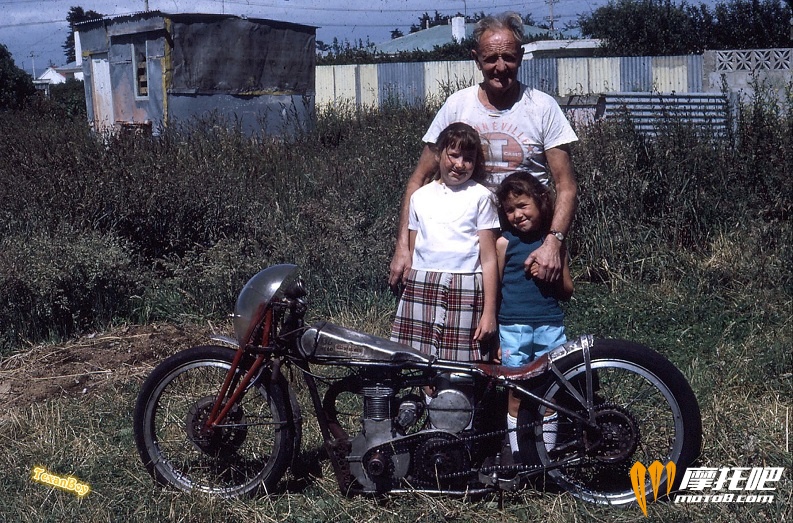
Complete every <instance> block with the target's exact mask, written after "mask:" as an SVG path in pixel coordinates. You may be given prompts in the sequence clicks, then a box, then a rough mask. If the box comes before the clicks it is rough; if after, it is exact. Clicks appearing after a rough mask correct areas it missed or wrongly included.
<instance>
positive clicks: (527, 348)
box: [498, 325, 567, 367]
mask: <svg viewBox="0 0 793 523" xmlns="http://www.w3.org/2000/svg"><path fill="white" fill-rule="evenodd" d="M498 336H499V338H500V340H501V364H502V365H504V366H505V367H520V366H522V365H527V364H529V363H531V362H532V361H534V360H535V359H536V358H538V357H539V356H541V355H543V354H545V353H546V352H549V351H551V350H552V349H555V348H556V347H558V346H559V345H561V344H563V343H565V342H566V341H567V337H566V336H565V335H564V326H563V325H499V326H498Z"/></svg>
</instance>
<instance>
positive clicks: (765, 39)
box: [709, 0, 793, 49]
mask: <svg viewBox="0 0 793 523" xmlns="http://www.w3.org/2000/svg"><path fill="white" fill-rule="evenodd" d="M713 18H714V23H713V27H712V29H711V34H710V45H709V48H710V49H763V48H773V47H790V46H791V45H793V42H792V41H791V35H790V31H791V26H790V24H791V8H790V2H789V0H788V5H786V6H785V5H783V4H782V2H781V1H780V0H762V1H761V0H731V1H730V2H728V3H724V4H716V7H715V8H714V10H713Z"/></svg>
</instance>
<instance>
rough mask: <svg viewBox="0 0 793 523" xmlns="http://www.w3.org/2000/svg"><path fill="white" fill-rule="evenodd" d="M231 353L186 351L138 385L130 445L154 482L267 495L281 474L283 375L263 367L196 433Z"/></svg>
mask: <svg viewBox="0 0 793 523" xmlns="http://www.w3.org/2000/svg"><path fill="white" fill-rule="evenodd" d="M234 354H235V351H234V350H233V349H229V348H226V347H218V346H203V347H194V348H191V349H187V350H185V351H182V352H179V353H177V354H175V355H173V356H171V357H170V358H168V359H166V360H165V361H163V362H162V363H161V364H160V365H158V366H157V367H156V368H155V369H154V371H152V373H151V375H150V376H149V377H148V379H147V380H146V381H145V382H144V384H143V386H142V387H141V391H140V393H139V395H138V400H137V403H136V405H135V414H134V431H135V444H136V446H137V449H138V453H139V454H140V457H141V460H142V461H143V464H144V465H145V466H146V469H147V470H148V471H149V473H150V474H151V475H152V476H153V477H154V479H155V480H156V481H157V482H158V483H160V484H162V485H172V486H174V487H177V488H179V489H181V490H183V491H185V492H203V493H206V494H211V495H217V496H220V497H224V498H230V497H236V496H241V495H246V494H254V493H256V492H258V491H260V490H264V491H265V492H271V491H273V490H274V489H275V488H276V485H277V484H278V481H279V480H280V479H281V477H282V476H283V474H284V473H285V472H286V469H287V467H288V466H289V464H290V462H291V460H292V453H293V448H294V439H295V427H294V424H293V422H292V419H293V418H292V417H290V405H289V399H288V398H289V397H288V395H287V391H286V384H285V383H282V381H283V378H281V379H280V380H279V379H276V380H272V379H271V378H270V376H269V373H268V372H267V371H265V373H264V374H265V375H266V376H263V377H262V378H261V379H259V380H257V381H255V382H253V383H252V384H249V385H248V388H247V390H246V391H245V394H244V395H243V396H242V398H241V399H240V400H239V401H238V402H237V404H236V405H235V406H234V407H233V408H232V409H231V410H230V411H229V413H228V414H227V415H226V417H225V418H224V419H223V420H221V422H220V423H219V424H218V426H217V427H216V428H214V429H212V430H211V431H209V432H207V431H206V430H204V422H205V421H206V419H207V416H208V415H209V413H210V411H211V410H212V407H213V405H214V402H215V398H216V397H217V394H218V392H219V391H220V388H221V386H222V384H223V381H224V379H225V377H226V374H227V372H228V370H229V368H230V367H231V362H232V359H233V358H234ZM242 372H244V369H241V370H240V371H239V373H242ZM279 376H280V375H279Z"/></svg>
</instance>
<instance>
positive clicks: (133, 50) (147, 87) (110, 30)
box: [77, 11, 316, 135]
mask: <svg viewBox="0 0 793 523" xmlns="http://www.w3.org/2000/svg"><path fill="white" fill-rule="evenodd" d="M77 34H78V39H79V44H78V49H80V53H81V56H82V63H83V73H84V77H85V95H86V105H87V109H88V119H89V121H90V122H91V123H92V125H93V126H94V128H95V129H96V130H106V129H123V128H125V127H126V128H150V129H152V131H153V132H155V133H156V132H158V130H159V129H161V128H162V127H167V126H168V125H172V124H174V123H177V122H182V123H186V122H190V121H191V120H194V119H196V118H205V117H208V116H217V117H219V118H220V119H222V120H223V121H226V122H229V123H230V124H233V125H239V126H240V127H241V128H242V129H243V130H244V131H245V132H246V133H249V134H254V133H259V132H263V133H265V134H268V135H285V134H289V133H291V132H294V130H295V129H297V128H298V127H301V126H307V125H311V118H312V115H313V114H314V75H315V60H316V51H315V38H316V28H315V27H310V26H305V25H300V24H293V23H288V22H280V21H275V20H264V19H252V18H241V17H238V16H233V15H221V14H187V13H183V14H168V13H163V12H159V11H147V12H143V13H138V14H134V15H128V16H122V17H116V18H103V19H99V20H92V21H88V22H83V23H81V24H79V25H78V26H77Z"/></svg>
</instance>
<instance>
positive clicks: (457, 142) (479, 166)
mask: <svg viewBox="0 0 793 523" xmlns="http://www.w3.org/2000/svg"><path fill="white" fill-rule="evenodd" d="M447 147H456V148H458V149H460V150H461V151H474V150H475V151H476V161H475V162H474V173H473V174H472V175H471V179H472V180H474V181H475V182H479V183H482V182H484V181H485V179H486V178H487V169H486V168H485V152H484V149H483V148H482V139H481V138H480V137H479V133H478V132H476V129H474V128H473V127H471V126H470V125H468V124H466V123H462V122H455V123H453V124H449V126H448V127H446V129H444V130H443V131H441V134H440V135H438V141H437V143H436V144H435V150H436V152H438V154H440V153H442V152H443V151H444V150H445V149H446V148H447ZM437 176H439V174H438V175H436V177H437Z"/></svg>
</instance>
